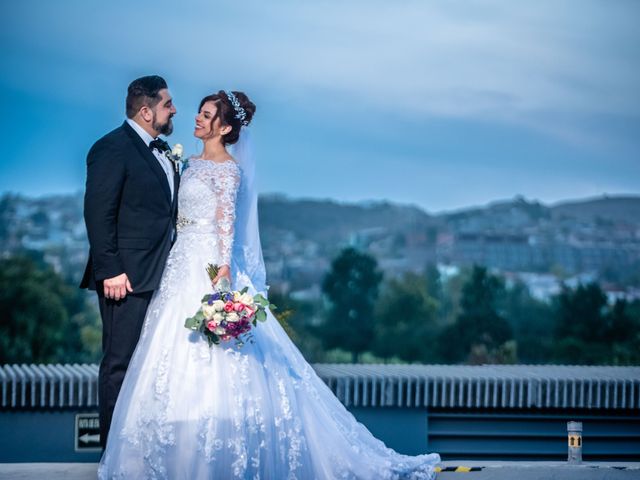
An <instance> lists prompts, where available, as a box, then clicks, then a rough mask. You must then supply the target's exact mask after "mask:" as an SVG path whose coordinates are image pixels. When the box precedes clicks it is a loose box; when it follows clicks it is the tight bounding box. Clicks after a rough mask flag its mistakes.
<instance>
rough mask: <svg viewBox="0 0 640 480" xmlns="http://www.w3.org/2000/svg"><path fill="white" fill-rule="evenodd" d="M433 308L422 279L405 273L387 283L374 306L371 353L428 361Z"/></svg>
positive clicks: (434, 315)
mask: <svg viewBox="0 0 640 480" xmlns="http://www.w3.org/2000/svg"><path fill="white" fill-rule="evenodd" d="M437 308H438V307H437V303H436V301H435V299H434V298H433V297H431V296H430V295H429V292H428V290H427V283H426V282H425V281H424V276H419V275H416V274H415V273H406V274H405V275H404V276H403V277H402V278H401V279H393V280H391V281H389V282H388V284H387V285H386V288H385V290H384V292H383V293H382V295H381V298H380V300H379V301H378V303H377V305H376V338H375V341H374V343H373V353H375V354H376V355H379V356H381V357H383V358H390V357H398V358H401V359H402V360H406V361H408V362H416V361H419V362H429V361H432V360H433V359H434V353H433V347H434V343H435V342H434V334H435V330H436V313H437Z"/></svg>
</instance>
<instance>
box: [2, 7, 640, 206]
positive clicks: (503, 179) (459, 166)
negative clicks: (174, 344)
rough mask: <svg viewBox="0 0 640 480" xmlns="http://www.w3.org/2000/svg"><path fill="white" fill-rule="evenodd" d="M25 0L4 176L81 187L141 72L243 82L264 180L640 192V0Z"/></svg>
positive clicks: (407, 190) (14, 183) (311, 185)
mask: <svg viewBox="0 0 640 480" xmlns="http://www.w3.org/2000/svg"><path fill="white" fill-rule="evenodd" d="M177 4H178V2H169V1H153V2H151V1H136V2H126V1H122V0H116V1H111V2H97V1H86V0H84V1H77V0H60V1H56V2H51V1H46V0H39V1H34V0H21V1H20V2H3V3H2V6H0V13H1V14H2V18H3V20H4V21H3V28H2V29H1V30H0V59H1V60H2V65H3V68H2V72H1V73H0V101H1V102H2V106H3V108H2V113H3V114H2V116H0V131H1V132H2V139H3V150H4V154H3V155H2V159H1V160H0V192H4V191H13V192H21V193H25V194H29V195H40V194H46V193H58V192H74V191H78V190H81V189H82V188H83V184H84V159H85V155H86V152H87V150H88V149H89V147H90V146H91V144H92V143H93V142H94V141H95V140H96V139H97V138H99V137H100V136H101V135H102V134H104V133H106V132H107V131H109V130H111V129H113V128H115V127H116V126H118V125H119V124H120V123H121V122H122V120H123V118H124V96H125V93H126V87H127V85H128V83H129V82H130V81H131V80H132V79H134V78H136V77H138V76H141V75H145V74H150V73H158V74H160V75H162V76H164V77H165V78H166V79H167V81H168V83H169V85H170V90H171V92H172V94H173V96H174V98H175V104H176V106H177V109H178V115H177V116H176V117H175V118H174V123H175V127H176V128H175V131H174V134H173V135H172V136H171V137H170V138H169V139H168V140H169V141H170V143H175V142H180V143H182V144H184V145H185V149H186V151H187V152H188V153H193V152H195V151H197V149H198V144H197V143H196V142H195V140H194V139H193V137H192V136H191V132H192V127H193V117H194V114H195V109H196V108H197V105H198V102H199V100H200V98H202V97H203V96H204V95H206V94H208V93H210V92H213V91H217V90H218V89H221V88H222V89H236V90H244V91H245V92H246V93H247V94H248V95H249V96H250V97H251V98H252V99H253V100H254V102H255V103H256V104H257V106H258V111H257V114H256V116H255V118H254V123H253V124H252V127H251V128H252V130H253V132H254V139H255V142H256V150H257V152H258V157H259V158H258V160H259V167H258V168H259V174H260V190H261V191H262V192H283V193H286V194H287V195H290V196H292V197H312V198H334V199H337V200H343V201H359V200H383V199H386V200H391V201H394V202H402V203H412V204H416V205H419V206H421V207H423V208H425V209H426V210H427V211H429V212H437V211H442V210H451V209H456V208H461V207H464V206H469V205H476V204H484V203H487V202H490V201H492V200H497V199H504V198H511V197H514V196H515V195H524V196H525V197H527V198H530V199H538V200H541V201H544V202H555V201H558V200H561V199H568V198H579V197H587V196H594V195H600V194H603V193H609V194H619V193H627V194H628V193H631V194H638V193H640V88H639V87H638V85H640V54H639V53H640V29H638V28H636V27H637V19H638V18H640V3H639V2H636V1H632V0H628V1H625V0H616V1H610V2H609V1H607V2H605V1H595V0H593V1H590V0H574V1H569V0H567V1H563V2H557V1H551V0H548V1H537V2H512V1H510V0H502V1H494V0H485V1H481V2H480V1H477V2H476V1H464V2H463V1H449V2H436V1H405V2H382V1H376V0H369V1H353V2H338V1H317V2H294V1H290V2H280V1H277V2H258V1H254V2H214V1H185V2H181V4H180V6H177Z"/></svg>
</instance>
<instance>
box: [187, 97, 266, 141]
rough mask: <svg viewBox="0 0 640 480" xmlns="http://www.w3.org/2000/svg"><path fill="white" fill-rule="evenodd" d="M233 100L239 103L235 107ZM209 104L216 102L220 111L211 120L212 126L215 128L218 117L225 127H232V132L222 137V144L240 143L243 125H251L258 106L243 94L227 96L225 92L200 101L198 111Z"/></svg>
mask: <svg viewBox="0 0 640 480" xmlns="http://www.w3.org/2000/svg"><path fill="white" fill-rule="evenodd" d="M229 97H231V98H229ZM233 100H235V101H236V102H237V104H236V105H235V106H234V104H233ZM207 102H214V103H215V104H216V108H217V109H218V110H217V112H216V116H215V117H213V118H212V119H211V125H212V126H213V122H214V121H215V120H216V117H218V118H220V121H221V122H222V124H223V125H228V126H230V127H231V131H230V132H229V133H227V134H226V135H223V136H222V144H223V145H233V144H234V143H236V142H237V141H238V138H240V128H242V126H243V125H244V126H246V125H249V123H251V119H252V118H253V114H254V113H255V112H256V106H255V105H254V104H253V102H252V101H251V100H249V97H247V96H246V95H245V94H244V93H243V92H235V91H234V92H229V94H227V92H225V91H224V90H220V91H219V92H218V93H214V94H213V95H207V96H206V97H204V98H203V99H202V100H201V101H200V107H199V108H198V110H200V109H201V108H202V106H203V105H204V104H205V103H207ZM243 114H244V117H243Z"/></svg>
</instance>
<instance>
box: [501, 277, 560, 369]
mask: <svg viewBox="0 0 640 480" xmlns="http://www.w3.org/2000/svg"><path fill="white" fill-rule="evenodd" d="M503 304H504V312H505V316H506V318H507V319H508V321H509V323H510V325H511V328H512V330H513V334H514V339H515V341H516V344H517V348H518V361H520V362H523V363H546V362H549V361H550V360H551V358H552V354H553V340H554V320H553V309H552V308H551V306H550V305H549V304H548V303H546V302H543V301H540V300H537V299H536V298H534V297H532V296H531V293H530V292H529V289H528V288H527V286H526V285H525V284H524V283H522V282H516V283H515V284H514V285H513V286H512V287H511V288H509V289H508V290H507V292H506V298H505V300H504V302H503Z"/></svg>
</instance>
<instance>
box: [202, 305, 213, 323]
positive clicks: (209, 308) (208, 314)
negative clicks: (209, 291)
mask: <svg viewBox="0 0 640 480" xmlns="http://www.w3.org/2000/svg"><path fill="white" fill-rule="evenodd" d="M202 313H203V314H204V318H206V319H207V320H211V319H212V318H213V317H214V314H215V313H216V309H215V308H213V305H209V304H208V303H205V304H204V305H202Z"/></svg>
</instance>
